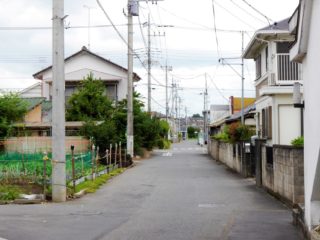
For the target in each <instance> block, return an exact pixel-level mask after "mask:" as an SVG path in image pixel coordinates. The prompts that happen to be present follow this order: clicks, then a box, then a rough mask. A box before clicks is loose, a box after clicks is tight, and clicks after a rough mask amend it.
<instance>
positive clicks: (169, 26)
mask: <svg viewBox="0 0 320 240" xmlns="http://www.w3.org/2000/svg"><path fill="white" fill-rule="evenodd" d="M0 2H1V9H0V38H1V45H0V89H3V90H5V91H8V90H11V91H14V90H15V91H16V90H21V89H23V88H26V87H28V86H30V85H32V84H34V83H36V81H35V80H34V79H33V77H32V75H33V74H34V73H36V72H38V71H40V70H41V69H43V68H45V67H47V66H50V65H51V62H52V61H51V59H52V30H51V29H50V27H51V25H52V21H51V19H52V0H0ZM64 2H65V14H66V15H68V17H67V18H66V22H65V24H66V30H65V55H66V57H68V56H70V55H71V54H73V53H75V52H77V51H79V50H80V49H81V47H82V46H87V47H88V44H89V42H90V50H91V51H92V52H94V53H96V54H98V55H101V56H102V57H104V58H106V59H109V60H111V61H112V62H115V63H117V64H119V65H121V66H123V67H125V68H126V67H127V45H126V44H125V43H124V42H123V41H121V39H120V37H119V36H118V35H117V33H116V31H115V30H114V29H113V28H112V27H111V26H110V22H109V21H108V19H107V18H106V16H105V15H104V13H103V11H102V10H101V9H100V7H99V6H98V4H97V1H96V0H65V1H64ZM100 2H101V4H102V6H103V8H104V10H105V11H106V12H107V14H108V15H109V17H110V18H111V20H112V21H113V23H114V24H115V26H116V28H117V29H118V30H119V32H120V33H121V35H122V36H123V37H124V38H125V39H126V38H127V26H126V23H127V17H126V15H125V12H126V6H127V0H100ZM298 2H299V1H298V0H282V1H279V0H268V1H267V0H264V1H262V0H255V1H254V0H246V1H245V0H197V1H195V0H193V1H192V0H189V1H181V0H163V1H160V0H159V1H158V3H157V4H152V2H151V1H140V15H139V17H134V19H133V21H134V46H133V48H134V50H135V52H136V53H137V55H138V56H139V59H138V58H135V60H134V72H136V73H137V74H139V76H140V77H141V78H142V80H141V81H140V82H138V83H136V84H135V89H136V90H137V91H138V92H139V93H141V95H142V100H143V101H145V102H146V101H147V71H146V65H145V63H146V60H147V55H146V53H147V51H146V41H147V38H148V34H147V27H146V26H145V24H144V23H146V22H147V21H148V15H149V14H150V23H151V35H152V36H151V37H150V39H151V53H152V54H151V55H152V63H153V64H152V84H153V85H152V110H153V111H158V112H162V113H165V88H164V85H165V72H164V70H163V69H164V68H163V67H164V66H166V65H167V66H171V67H172V71H169V73H168V79H169V98H170V100H171V99H172V94H171V89H172V88H171V86H172V82H173V83H175V84H177V86H178V95H179V98H180V99H181V100H180V114H181V116H185V114H187V115H192V114H195V113H201V112H202V110H203V108H204V98H203V92H204V89H205V86H206V81H207V87H208V105H211V104H228V99H229V97H230V96H235V97H240V96H241V78H240V76H239V74H240V73H241V66H240V65H239V63H241V59H240V56H241V53H242V38H241V32H244V34H243V35H244V41H243V42H244V47H246V45H247V44H248V42H249V41H250V39H251V37H252V36H253V34H254V32H255V31H256V30H258V29H260V28H262V27H265V26H267V25H268V24H269V23H268V21H267V19H266V18H268V19H270V20H269V22H270V23H271V24H273V23H274V22H277V21H280V20H282V19H285V18H288V17H290V16H291V15H292V13H293V12H294V10H295V8H296V7H297V5H298ZM249 5H251V6H252V7H253V8H255V9H256V10H254V9H253V8H252V7H250V6H249ZM89 12H90V18H89ZM89 21H90V26H91V27H90V30H89V31H88V25H89ZM102 25H105V27H101V26H102ZM163 26H166V27H163ZM214 29H216V31H215V30H214ZM89 39H90V40H89ZM220 58H225V61H224V62H225V64H224V65H223V64H221V62H219V61H218V60H219V59H220ZM230 58H232V59H230ZM143 64H144V65H143ZM244 74H245V82H244V89H245V97H254V96H255V91H254V78H255V72H254V65H253V61H252V60H246V61H245V67H244ZM169 106H170V108H171V101H170V103H169ZM170 112H171V110H170Z"/></svg>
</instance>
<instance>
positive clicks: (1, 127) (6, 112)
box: [0, 93, 27, 138]
mask: <svg viewBox="0 0 320 240" xmlns="http://www.w3.org/2000/svg"><path fill="white" fill-rule="evenodd" d="M26 112H27V102H25V101H24V100H22V99H21V98H19V96H18V95H17V94H13V93H9V94H5V95H3V96H1V97H0V137H1V138H3V137H7V136H8V134H9V133H10V130H11V129H12V124H13V123H14V122H17V121H20V120H22V119H23V117H24V115H25V114H26Z"/></svg>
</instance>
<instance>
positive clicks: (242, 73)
mask: <svg viewBox="0 0 320 240" xmlns="http://www.w3.org/2000/svg"><path fill="white" fill-rule="evenodd" d="M241 39H242V47H241V124H242V125H244V60H243V52H244V32H243V31H242V32H241Z"/></svg>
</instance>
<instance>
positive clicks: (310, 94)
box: [290, 0, 320, 230]
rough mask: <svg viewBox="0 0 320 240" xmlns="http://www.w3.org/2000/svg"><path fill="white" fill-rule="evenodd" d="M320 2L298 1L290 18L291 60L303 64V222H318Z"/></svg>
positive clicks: (319, 214)
mask: <svg viewBox="0 0 320 240" xmlns="http://www.w3.org/2000/svg"><path fill="white" fill-rule="evenodd" d="M319 23H320V2H319V1H310V0H300V4H299V7H298V8H297V10H296V11H295V12H294V14H293V15H292V17H291V19H290V30H291V31H292V33H293V35H294V36H295V41H294V44H293V46H292V48H291V50H290V57H291V60H292V61H294V62H298V63H301V64H302V66H303V81H304V117H305V122H304V126H305V130H304V189H305V211H304V213H305V222H306V225H307V226H308V228H309V230H310V229H311V228H313V227H314V226H317V225H320V184H319V180H320V108H319V93H320V81H319V76H320V66H319V59H320V45H319V43H320V31H319Z"/></svg>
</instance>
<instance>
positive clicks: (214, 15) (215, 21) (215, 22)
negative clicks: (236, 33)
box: [212, 0, 220, 58]
mask: <svg viewBox="0 0 320 240" xmlns="http://www.w3.org/2000/svg"><path fill="white" fill-rule="evenodd" d="M212 12H213V28H214V33H215V39H216V46H217V53H218V57H219V58H220V50H219V41H218V33H217V20H216V11H215V6H214V0H212Z"/></svg>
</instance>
